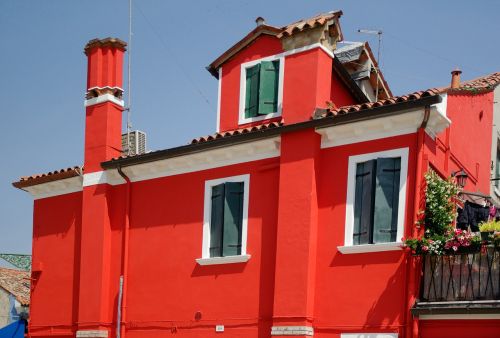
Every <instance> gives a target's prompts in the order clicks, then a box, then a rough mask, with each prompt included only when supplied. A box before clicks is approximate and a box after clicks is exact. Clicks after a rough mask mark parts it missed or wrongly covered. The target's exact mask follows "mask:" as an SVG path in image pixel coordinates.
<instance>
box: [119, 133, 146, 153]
mask: <svg viewBox="0 0 500 338" xmlns="http://www.w3.org/2000/svg"><path fill="white" fill-rule="evenodd" d="M122 149H123V151H122V152H123V154H125V155H127V154H129V155H141V154H145V153H146V133H144V132H142V131H140V130H134V131H131V132H130V153H129V151H128V142H127V134H122Z"/></svg>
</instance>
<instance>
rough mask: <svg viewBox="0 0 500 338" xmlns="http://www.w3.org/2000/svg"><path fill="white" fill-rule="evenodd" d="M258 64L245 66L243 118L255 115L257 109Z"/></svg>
mask: <svg viewBox="0 0 500 338" xmlns="http://www.w3.org/2000/svg"><path fill="white" fill-rule="evenodd" d="M259 77H260V64H257V65H255V66H253V67H250V68H247V70H246V88H245V118H249V117H255V116H257V114H258V109H259Z"/></svg>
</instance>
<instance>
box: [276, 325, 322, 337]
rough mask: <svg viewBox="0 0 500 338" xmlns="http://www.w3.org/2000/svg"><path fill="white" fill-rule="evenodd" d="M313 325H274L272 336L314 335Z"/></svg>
mask: <svg viewBox="0 0 500 338" xmlns="http://www.w3.org/2000/svg"><path fill="white" fill-rule="evenodd" d="M313 335H314V330H313V328H312V327H311V326H273V327H272V328H271V336H313Z"/></svg>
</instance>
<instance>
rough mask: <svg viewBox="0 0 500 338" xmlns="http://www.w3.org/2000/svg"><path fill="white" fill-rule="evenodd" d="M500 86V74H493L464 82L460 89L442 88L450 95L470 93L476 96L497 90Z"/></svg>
mask: <svg viewBox="0 0 500 338" xmlns="http://www.w3.org/2000/svg"><path fill="white" fill-rule="evenodd" d="M498 84H500V72H496V73H492V74H489V75H486V76H481V77H478V78H476V79H472V80H469V81H464V82H462V83H461V84H460V87H458V88H456V89H451V88H450V87H445V88H442V89H441V90H442V91H443V92H445V91H447V92H450V93H458V92H463V93H469V94H476V93H482V92H485V91H490V90H493V89H495V87H496V86H498Z"/></svg>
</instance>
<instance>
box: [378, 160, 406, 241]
mask: <svg viewBox="0 0 500 338" xmlns="http://www.w3.org/2000/svg"><path fill="white" fill-rule="evenodd" d="M400 172H401V159H400V158H399V157H398V158H379V159H378V160H377V177H376V187H375V211H374V217H373V234H374V237H373V242H374V243H387V242H395V241H396V234H397V218H398V204H399V180H400Z"/></svg>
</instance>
